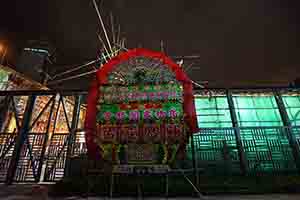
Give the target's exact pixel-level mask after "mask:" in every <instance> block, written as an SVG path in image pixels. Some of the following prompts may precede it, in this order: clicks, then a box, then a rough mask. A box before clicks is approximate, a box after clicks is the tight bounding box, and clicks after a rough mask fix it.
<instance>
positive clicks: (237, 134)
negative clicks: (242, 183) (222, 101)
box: [226, 90, 247, 175]
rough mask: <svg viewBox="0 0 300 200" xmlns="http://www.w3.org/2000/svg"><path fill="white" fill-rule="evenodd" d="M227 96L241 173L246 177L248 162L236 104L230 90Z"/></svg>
mask: <svg viewBox="0 0 300 200" xmlns="http://www.w3.org/2000/svg"><path fill="white" fill-rule="evenodd" d="M226 94H227V101H228V106H229V111H230V116H231V122H232V126H233V128H234V134H235V139H236V145H237V148H238V151H239V158H240V168H241V172H242V174H243V175H246V173H247V162H246V157H245V151H244V147H243V143H242V139H241V133H240V129H239V125H238V120H237V116H236V112H235V108H234V103H233V99H232V94H231V92H230V91H229V90H227V91H226Z"/></svg>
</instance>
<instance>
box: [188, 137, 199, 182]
mask: <svg viewBox="0 0 300 200" xmlns="http://www.w3.org/2000/svg"><path fill="white" fill-rule="evenodd" d="M190 137H191V148H192V160H193V171H194V176H195V179H196V180H195V182H196V184H197V186H198V185H199V174H198V166H197V161H196V156H195V144H194V142H195V141H194V136H193V134H190Z"/></svg>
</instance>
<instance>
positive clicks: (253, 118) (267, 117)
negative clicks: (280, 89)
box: [233, 96, 283, 127]
mask: <svg viewBox="0 0 300 200" xmlns="http://www.w3.org/2000/svg"><path fill="white" fill-rule="evenodd" d="M233 101H234V106H235V111H236V115H237V118H238V119H237V120H238V123H239V126H240V127H265V126H268V127H269V126H282V125H283V123H282V120H281V116H280V113H279V110H278V107H277V104H276V101H275V98H274V96H234V97H233Z"/></svg>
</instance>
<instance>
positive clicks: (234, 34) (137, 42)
mask: <svg viewBox="0 0 300 200" xmlns="http://www.w3.org/2000/svg"><path fill="white" fill-rule="evenodd" d="M2 2H4V0H3V1H2ZM6 2H7V3H6V4H7V5H5V4H4V6H3V5H1V14H0V15H1V20H0V25H1V26H0V37H1V38H0V39H1V40H2V41H3V40H6V41H7V43H8V44H9V46H10V47H11V48H10V51H9V62H10V63H12V65H13V63H14V62H15V61H14V60H15V54H17V53H16V52H17V50H18V48H19V49H20V48H22V47H23V46H24V42H25V41H26V40H28V39H47V40H49V41H50V42H52V44H53V45H54V46H55V47H56V48H57V51H56V55H57V63H56V64H55V66H53V67H52V71H53V72H55V71H63V70H64V69H66V68H68V67H66V66H74V65H77V64H81V63H83V62H85V61H89V60H91V59H94V58H95V57H96V52H97V50H98V49H99V48H100V44H99V42H98V40H97V36H96V32H97V31H100V30H101V29H100V25H99V22H98V20H97V16H96V12H95V10H94V8H93V4H92V1H91V0H49V1H46V0H40V1H38V0H35V1H34V0H28V1H18V2H17V3H15V2H13V1H6ZM99 5H100V11H101V13H102V15H103V17H104V18H105V19H106V25H107V27H108V28H109V27H110V26H109V24H110V22H109V20H108V19H109V17H108V16H109V12H112V13H113V15H114V17H115V22H117V23H118V24H120V25H121V30H122V35H123V36H124V37H126V46H127V48H135V47H138V46H142V47H144V48H149V49H152V50H159V49H160V41H161V40H163V41H164V44H165V50H166V53H167V54H168V55H170V56H179V55H200V57H201V59H200V60H199V61H197V62H196V63H195V65H194V66H193V67H192V68H191V70H190V71H189V72H188V74H189V76H190V77H191V78H192V79H193V80H195V81H200V80H208V81H209V85H210V86H211V87H214V86H215V87H233V86H234V87H241V86H261V85H287V83H288V82H290V81H292V80H294V79H295V78H296V77H300V56H299V53H300V52H299V51H300V42H299V37H300V36H299V35H300V25H299V19H300V17H299V15H300V14H297V12H296V11H297V9H298V8H300V6H299V3H297V1H296V0H295V1H288V0H180V1H179V0H177V1H176V0H150V1H143V0H127V1H125V0H103V1H102V2H101V3H99ZM298 13H299V12H298ZM63 66H64V67H63ZM88 82H89V79H87V78H83V79H81V80H77V79H75V80H73V81H68V82H66V83H65V85H66V86H68V87H73V88H87V87H88V85H89V83H88ZM76 83H78V85H76ZM63 86H64V85H63Z"/></svg>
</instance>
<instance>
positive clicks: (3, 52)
mask: <svg viewBox="0 0 300 200" xmlns="http://www.w3.org/2000/svg"><path fill="white" fill-rule="evenodd" d="M6 52H7V47H5V46H4V45H3V44H0V55H1V60H0V64H1V65H2V63H3V61H4V58H5V55H6Z"/></svg>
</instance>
